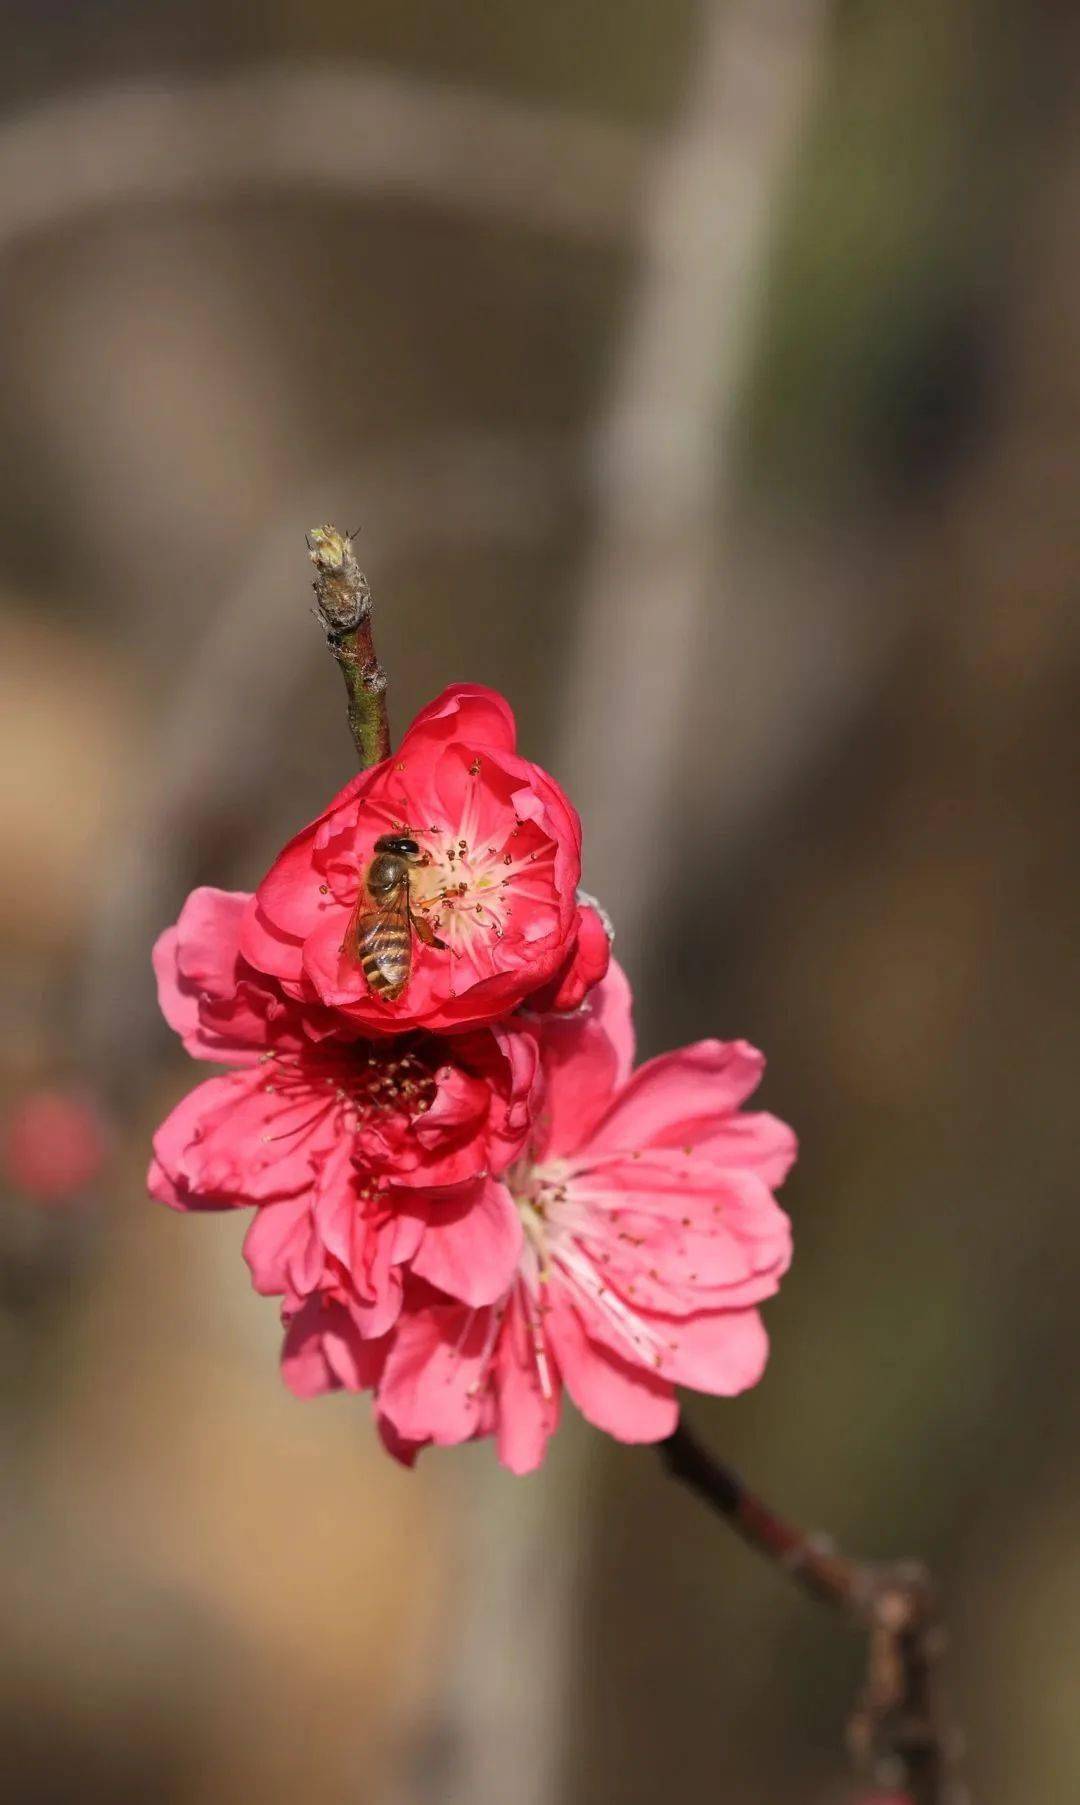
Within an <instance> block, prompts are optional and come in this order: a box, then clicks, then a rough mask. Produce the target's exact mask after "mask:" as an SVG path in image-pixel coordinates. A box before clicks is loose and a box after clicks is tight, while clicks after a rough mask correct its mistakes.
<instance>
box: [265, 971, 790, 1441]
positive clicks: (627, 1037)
mask: <svg viewBox="0 0 1080 1805" xmlns="http://www.w3.org/2000/svg"><path fill="white" fill-rule="evenodd" d="M535 1027H536V1035H537V1042H538V1046H539V1052H540V1063H541V1080H540V1085H539V1087H538V1092H537V1094H536V1099H535V1103H536V1105H537V1106H538V1107H537V1110H536V1114H535V1117H534V1126H533V1129H532V1132H531V1135H530V1137H529V1144H528V1147H527V1149H525V1150H523V1151H522V1153H521V1154H520V1155H519V1156H518V1157H517V1158H516V1159H515V1160H514V1161H513V1163H512V1164H511V1165H510V1167H509V1169H508V1170H507V1171H506V1172H505V1174H504V1178H503V1185H502V1186H501V1187H500V1188H504V1189H505V1193H506V1195H507V1196H508V1197H510V1198H511V1199H512V1200H513V1205H514V1208H515V1209H516V1211H517V1214H518V1216H519V1218H520V1221H521V1224H522V1229H523V1241H522V1246H521V1253H520V1258H519V1260H518V1263H517V1269H516V1272H515V1276H514V1279H513V1282H512V1284H510V1285H509V1286H508V1287H507V1288H506V1290H505V1291H504V1292H503V1294H502V1295H501V1296H500V1297H499V1298H498V1299H497V1300H496V1301H494V1302H492V1303H490V1304H489V1305H487V1306H476V1305H475V1304H470V1303H463V1302H461V1301H460V1300H459V1299H455V1298H451V1297H449V1296H446V1295H440V1290H441V1289H443V1288H440V1290H437V1289H435V1288H434V1287H433V1286H432V1284H431V1283H430V1282H422V1281H418V1280H417V1279H416V1278H412V1279H410V1280H409V1281H408V1283H407V1284H406V1288H405V1295H404V1302H403V1308H402V1312H401V1315H400V1317H399V1318H398V1321H397V1323H396V1326H395V1328H394V1331H393V1333H392V1334H391V1335H389V1336H388V1337H387V1339H386V1341H385V1343H384V1344H383V1346H382V1347H381V1348H380V1349H377V1350H376V1349H371V1350H368V1353H367V1358H366V1362H358V1361H357V1359H356V1358H355V1357H354V1356H350V1354H349V1353H348V1350H347V1345H346V1341H347V1337H344V1336H343V1332H342V1325H341V1323H340V1322H339V1321H338V1320H336V1319H334V1320H332V1321H326V1322H323V1321H321V1320H320V1316H319V1312H318V1311H317V1310H316V1309H315V1308H314V1307H312V1306H309V1307H307V1308H306V1309H305V1310H304V1311H302V1312H301V1313H298V1314H297V1315H296V1316H294V1317H293V1319H292V1321H291V1323H290V1329H289V1341H288V1344H287V1349H286V1363H285V1373H286V1378H287V1380H288V1381H289V1382H290V1383H291V1384H292V1385H293V1386H294V1389H296V1390H298V1391H301V1392H302V1393H304V1395H309V1394H310V1393H312V1392H314V1391H318V1390H325V1389H332V1388H335V1387H338V1386H346V1387H349V1388H361V1387H365V1386H369V1385H370V1386H377V1394H378V1414H379V1419H380V1426H381V1428H382V1430H383V1434H384V1438H385V1439H386V1440H387V1443H388V1445H389V1446H390V1447H391V1448H392V1450H393V1451H394V1452H395V1453H397V1454H398V1455H399V1456H400V1457H401V1458H406V1459H407V1458H410V1457H411V1455H412V1453H413V1452H414V1451H415V1449H416V1447H418V1446H422V1445H424V1444H427V1443H432V1442H434V1443H442V1444H446V1443H453V1442H460V1441H464V1440H467V1439H469V1438H471V1437H473V1436H477V1435H486V1434H493V1435H495V1436H496V1438H497V1442H498V1449H499V1455H500V1458H501V1459H502V1460H503V1462H504V1463H505V1464H506V1465H507V1466H509V1467H511V1468H512V1469H513V1470H514V1471H516V1472H524V1471H527V1470H529V1469H531V1468H533V1467H535V1466H537V1465H538V1464H539V1462H540V1461H541V1460H542V1458H543V1454H544V1450H545V1446H546V1443H547V1439H548V1437H549V1436H550V1434H551V1433H552V1431H553V1430H554V1428H555V1426H556V1423H557V1420H558V1412H559V1403H560V1398H561V1394H562V1390H563V1387H564V1386H565V1388H566V1390H567V1391H568V1392H569V1394H570V1397H571V1398H572V1399H573V1401H574V1403H575V1404H576V1405H577V1406H578V1408H579V1409H580V1410H581V1412H582V1414H583V1415H584V1416H586V1417H587V1418H588V1420H589V1421H590V1422H592V1423H594V1424H595V1425H597V1426H598V1427H599V1428H602V1429H606V1430H608V1431H609V1432H610V1433H611V1434H612V1435H615V1436H617V1437H618V1438H619V1439H620V1440H623V1441H628V1442H636V1441H656V1440H659V1439H660V1438H661V1437H663V1436H666V1435H668V1434H670V1432H671V1430H672V1429H673V1428H674V1426H675V1422H676V1419H677V1414H678V1409H677V1404H676V1400H675V1390H674V1387H675V1385H676V1384H682V1385H688V1386H692V1387H694V1388H695V1389H697V1390H701V1391H707V1392H714V1393H719V1394H721V1395H725V1396H726V1395H730V1394H733V1393H735V1392H739V1391H742V1390H745V1389H746V1388H747V1387H748V1386H750V1385H753V1384H754V1383H755V1382H756V1381H757V1380H758V1379H759V1378H760V1376H761V1373H762V1371H763V1369H764V1365H765V1361H766V1355H767V1342H766V1337H765V1331H764V1328H763V1326H762V1323H761V1318H760V1314H759V1310H758V1305H759V1304H760V1303H761V1302H762V1300H763V1299H764V1298H766V1297H768V1296H770V1295H771V1294H772V1293H773V1292H774V1291H775V1290H776V1288H777V1286H778V1284H779V1281H780V1278H781V1276H782V1274H783V1272H784V1271H785V1270H786V1267H787V1264H788V1260H789V1257H790V1232H789V1225H788V1221H787V1218H786V1216H785V1215H784V1214H783V1212H782V1211H781V1210H780V1209H779V1207H778V1206H777V1204H776V1202H775V1200H774V1198H773V1196H772V1187H773V1186H775V1185H777V1184H779V1183H780V1181H781V1180H782V1179H783V1177H784V1175H785V1173H786V1172H787V1170H788V1168H789V1166H790V1164H791V1161H792V1159H793V1158H794V1154H795V1141H794V1137H793V1135H792V1133H791V1131H790V1130H789V1129H788V1128H786V1127H785V1126H784V1125H783V1123H781V1122H779V1121H777V1120H776V1119H775V1117H773V1116H770V1115H765V1114H745V1113H743V1111H742V1108H741V1106H742V1104H743V1103H744V1101H745V1100H746V1098H747V1097H748V1096H749V1095H750V1094H751V1092H752V1091H753V1090H754V1089H756V1087H757V1084H758V1082H759V1080H760V1077H761V1073H762V1069H763V1064H764V1062H763V1060H762V1057H761V1055H760V1054H759V1053H757V1052H755V1051H754V1049H753V1048H752V1047H749V1046H748V1045H747V1044H746V1043H745V1042H742V1041H736V1042H732V1043H723V1042H718V1041H704V1042H700V1043H698V1044H697V1045H695V1046H691V1047H686V1048H684V1049H683V1050H682V1051H681V1052H678V1053H672V1054H668V1055H665V1056H663V1057H661V1058H659V1059H654V1060H652V1061H650V1062H649V1063H648V1064H646V1065H644V1066H642V1067H641V1068H640V1069H639V1070H638V1071H637V1072H632V1070H631V1066H632V1058H633V1035H632V1029H631V1021H630V996H629V989H628V986H627V984H626V980H625V978H624V976H623V974H622V972H621V971H620V970H619V968H618V967H617V966H613V967H612V968H611V971H610V972H609V974H608V977H607V979H606V980H605V982H604V983H603V984H602V985H601V986H599V988H598V989H596V990H594V991H593V992H592V993H591V995H590V998H589V1001H588V1003H587V1005H586V1007H585V1010H584V1011H583V1012H582V1013H581V1014H580V1015H577V1016H573V1017H564V1018H559V1017H545V1018H543V1019H542V1020H541V1021H539V1022H537V1023H536V1024H535Z"/></svg>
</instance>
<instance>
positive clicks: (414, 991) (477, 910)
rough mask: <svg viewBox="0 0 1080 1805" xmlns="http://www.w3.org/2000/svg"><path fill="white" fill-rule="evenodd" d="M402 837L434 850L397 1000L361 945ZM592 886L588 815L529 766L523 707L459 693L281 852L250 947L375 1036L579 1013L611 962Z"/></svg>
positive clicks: (414, 908)
mask: <svg viewBox="0 0 1080 1805" xmlns="http://www.w3.org/2000/svg"><path fill="white" fill-rule="evenodd" d="M388 834H389V835H404V836H407V837H408V838H409V839H410V840H413V841H415V842H416V845H417V847H418V848H419V855H418V857H417V859H416V862H415V863H414V864H413V866H412V868H411V872H410V878H409V889H410V909H411V912H412V915H413V917H414V919H415V921H416V922H418V923H419V931H416V930H414V932H413V933H412V937H411V970H410V974H409V980H408V983H407V984H406V985H405V987H404V990H403V992H402V994H401V995H400V996H399V997H397V998H395V999H394V1000H392V1001H388V1000H387V999H386V998H385V997H379V996H375V995H373V994H372V993H371V991H370V990H369V987H368V983H367V980H366V978H365V976H364V972H363V969H362V966H361V961H360V960H359V958H358V957H357V956H356V953H355V949H354V947H352V946H351V945H350V944H349V934H350V923H351V922H352V921H353V919H354V917H355V914H356V912H357V910H358V908H359V909H363V908H364V906H365V901H366V899H365V889H364V886H365V873H366V872H367V870H368V868H369V866H370V863H371V860H372V857H373V853H374V850H375V843H376V841H377V840H378V839H380V837H381V836H384V835H388ZM580 875H581V827H580V823H579V821H578V817H577V814H576V812H575V810H574V808H573V807H572V805H571V803H570V802H569V801H568V799H567V797H566V796H565V795H564V794H563V792H562V790H561V789H560V788H559V785H558V784H557V783H556V782H555V780H554V778H552V777H549V776H548V774H547V773H546V772H545V771H543V770H541V768H540V766H539V765H535V764H532V763H530V761H529V760H528V759H524V758H521V757H520V756H519V755H518V753H517V751H516V736H515V726H514V717H513V714H512V713H511V710H510V707H509V704H508V703H507V702H506V701H504V699H503V698H502V697H501V696H499V695H497V694H496V693H495V692H494V691H493V690H488V689H483V688H480V687H478V686H470V685H467V684H456V685H453V686H452V687H451V688H449V689H447V690H445V691H444V692H443V694H442V695H441V696H440V697H439V698H438V699H437V700H436V701H435V702H433V703H431V705H430V706H429V707H428V708H425V709H424V710H423V711H422V712H421V713H420V714H419V715H418V716H417V718H416V720H415V721H414V722H413V724H412V726H411V727H410V728H409V730H408V732H407V733H406V735H405V737H404V739H403V740H402V742H401V745H400V747H399V749H398V751H397V752H396V753H395V754H394V755H393V756H392V757H391V758H389V759H385V760H383V761H382V763H380V764H378V765H375V766H373V767H372V768H371V769H370V770H366V771H363V772H361V774H360V775H359V776H358V777H355V778H354V779H353V780H352V782H351V783H349V784H347V785H346V786H345V788H344V789H343V790H342V791H341V792H340V794H339V795H338V796H336V797H335V798H334V800H333V802H332V803H331V804H330V806H329V808H327V809H326V810H325V811H324V813H323V814H322V815H320V816H319V818H318V820H316V821H314V822H312V824H311V825H310V826H309V827H306V828H305V829H304V830H303V832H302V833H300V834H298V835H297V836H296V838H295V839H293V840H292V841H290V843H289V845H288V846H286V847H285V848H284V850H283V851H282V852H281V853H280V854H279V856H278V858H277V859H276V860H275V862H274V864H273V866H272V867H271V869H270V871H269V872H268V874H267V876H266V877H265V878H264V879H263V881H262V883H261V884H260V885H259V887H258V889H257V891H256V893H255V896H254V898H253V899H252V901H251V903H250V905H249V907H248V909H247V911H246V912H245V917H244V922H243V927H242V931H241V949H242V952H243V955H244V957H245V959H246V960H247V962H248V964H249V965H250V966H252V967H253V968H255V969H256V970H258V971H260V972H263V973H264V974H266V975H268V976H270V977H273V978H274V979H276V980H277V982H278V983H279V984H280V986H281V989H282V990H283V992H284V993H285V994H286V995H287V996H289V997H291V998H292V999H293V1000H294V1001H296V1002H300V1003H314V1004H322V1005H327V1006H329V1007H331V1008H333V1009H335V1010H338V1011H340V1012H341V1013H342V1014H344V1015H346V1016H347V1017H348V1018H349V1019H350V1020H351V1021H352V1022H353V1023H354V1024H356V1026H357V1027H358V1028H362V1029H363V1030H364V1031H365V1032H367V1033H369V1034H388V1033H400V1032H402V1031H405V1030H409V1029H414V1028H424V1029H427V1030H429V1031H441V1030H447V1029H456V1028H460V1027H463V1026H467V1025H470V1024H474V1023H479V1022H492V1021H495V1020H497V1019H498V1018H499V1017H501V1016H504V1015H506V1014H507V1013H508V1012H509V1011H510V1010H512V1009H514V1008H515V1007H516V1006H517V1005H518V1004H519V1003H521V1002H523V1001H524V1000H525V999H526V998H528V997H529V996H530V995H531V994H532V993H535V992H538V991H540V990H541V989H542V988H543V987H545V986H549V987H552V988H551V995H552V997H553V998H554V1000H555V1001H556V1002H557V1005H558V1006H559V1007H575V1006H576V1005H577V1004H578V1003H579V1002H580V1001H581V998H582V996H583V995H584V993H585V990H586V989H587V987H588V985H589V984H590V983H592V982H595V981H596V979H597V978H598V977H600V976H602V975H603V971H604V970H605V969H606V965H607V956H608V954H607V937H606V934H604V933H603V930H602V926H601V925H600V924H599V918H598V917H597V916H596V914H595V911H592V910H585V911H583V909H582V908H581V906H580V905H579V903H578V900H577V885H578V881H579V878H580ZM598 930H599V931H598ZM421 932H423V936H424V937H423V939H422V938H421ZM433 941H437V942H441V943H442V944H441V945H439V944H432V942H433Z"/></svg>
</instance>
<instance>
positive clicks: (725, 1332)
mask: <svg viewBox="0 0 1080 1805" xmlns="http://www.w3.org/2000/svg"><path fill="white" fill-rule="evenodd" d="M669 1326H670V1340H671V1341H672V1342H674V1344H675V1345H674V1348H673V1349H672V1350H671V1352H670V1353H669V1354H668V1356H667V1359H666V1362H665V1371H666V1372H669V1373H670V1374H671V1377H672V1378H673V1379H674V1380H675V1382H676V1384H678V1385H692V1386H693V1387H694V1389H695V1390H696V1391H707V1392H712V1393H713V1394H714V1395H715V1396H717V1397H722V1398H731V1397H735V1396H736V1394H737V1393H738V1392H740V1391H748V1390H749V1388H750V1387H751V1386H752V1385H756V1384H757V1382H758V1380H759V1379H760V1378H761V1375H762V1373H763V1372H764V1371H765V1366H766V1363H767V1361H768V1358H769V1337H768V1335H767V1334H766V1332H765V1325H764V1323H763V1322H762V1320H761V1316H760V1314H759V1312H758V1311H757V1310H723V1311H716V1312H715V1313H714V1312H711V1311H706V1312H703V1313H702V1315H700V1316H691V1317H684V1318H682V1319H681V1320H679V1321H674V1320H673V1321H672V1322H671V1324H670V1325H669Z"/></svg>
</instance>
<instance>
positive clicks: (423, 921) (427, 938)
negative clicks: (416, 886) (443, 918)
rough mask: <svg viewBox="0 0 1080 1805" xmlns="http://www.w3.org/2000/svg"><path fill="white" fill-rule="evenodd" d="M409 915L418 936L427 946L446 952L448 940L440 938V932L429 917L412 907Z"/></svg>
mask: <svg viewBox="0 0 1080 1805" xmlns="http://www.w3.org/2000/svg"><path fill="white" fill-rule="evenodd" d="M409 915H410V918H411V920H412V924H413V927H414V928H415V929H416V933H417V938H418V939H420V940H422V941H423V943H424V945H425V946H433V947H435V948H436V949H437V951H439V952H441V953H445V951H446V941H445V940H440V939H439V936H438V934H437V933H436V932H435V929H434V928H433V927H432V925H431V923H430V921H428V919H427V917H426V916H424V915H421V914H420V913H419V912H417V911H414V910H412V909H410V910H409Z"/></svg>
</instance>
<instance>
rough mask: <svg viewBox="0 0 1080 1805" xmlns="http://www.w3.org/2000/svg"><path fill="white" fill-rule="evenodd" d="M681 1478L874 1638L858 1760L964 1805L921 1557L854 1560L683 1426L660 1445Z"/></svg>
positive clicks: (933, 1802)
mask: <svg viewBox="0 0 1080 1805" xmlns="http://www.w3.org/2000/svg"><path fill="white" fill-rule="evenodd" d="M659 1452H660V1456H661V1459H662V1460H663V1461H664V1464H665V1466H666V1467H667V1468H668V1471H669V1472H670V1473H671V1474H672V1475H673V1476H674V1477H675V1478H676V1479H681V1480H682V1482H683V1484H684V1485H688V1486H689V1487H690V1489H691V1491H694V1492H696V1493H697V1494H698V1496H699V1497H700V1498H702V1499H703V1500H704V1501H705V1503H706V1504H709V1505H710V1506H711V1507H712V1508H713V1509H714V1510H716V1511H718V1512H719V1513H720V1515H721V1516H722V1517H723V1518H724V1519H725V1521H726V1522H728V1523H729V1524H730V1525H731V1527H732V1528H733V1529H734V1531H735V1533H736V1535H739V1536H741V1537H742V1539H743V1541H744V1542H747V1543H749V1545H750V1547H751V1548H756V1549H757V1551H758V1553H759V1554H763V1555H765V1556H766V1557H767V1558H768V1559H769V1560H772V1561H775V1562H776V1563H777V1565H778V1566H781V1567H783V1568H784V1569H785V1571H786V1572H787V1573H789V1574H790V1576H791V1577H792V1578H793V1579H794V1580H795V1582H796V1584H797V1585H799V1586H801V1587H802V1588H803V1590H804V1591H806V1592H808V1593H809V1594H810V1595H811V1597H813V1598H816V1599H819V1600H823V1601H824V1602H825V1603H827V1604H831V1605H835V1606H837V1607H838V1608H839V1609H840V1610H841V1611H843V1612H844V1613H845V1614H846V1615H847V1616H848V1617H850V1618H851V1619H852V1620H853V1621H854V1622H855V1623H857V1624H859V1625H860V1626H861V1627H862V1628H863V1629H864V1630H866V1632H867V1633H868V1637H869V1650H868V1659H867V1672H866V1680H865V1683H864V1686H863V1690H862V1693H861V1695H860V1698H859V1701H858V1704H857V1705H856V1708H855V1711H854V1713H853V1715H852V1718H851V1720H850V1723H849V1725H848V1747H849V1749H850V1752H851V1755H852V1759H853V1760H854V1761H855V1762H856V1763H857V1765H858V1766H859V1767H860V1769H862V1770H863V1771H864V1772H866V1773H868V1774H869V1775H870V1776H871V1777H872V1778H873V1780H874V1781H875V1782H876V1783H877V1784H879V1785H887V1786H890V1787H899V1788H902V1789H903V1790H904V1791H905V1793H906V1794H908V1795H909V1796H910V1799H911V1801H912V1805H959V1798H960V1794H959V1790H958V1788H957V1786H956V1783H955V1777H954V1776H952V1765H953V1755H954V1749H955V1742H956V1738H955V1735H954V1734H953V1732H952V1731H951V1730H950V1729H949V1728H948V1726H947V1725H946V1723H945V1718H944V1709H943V1704H942V1699H941V1695H940V1689H939V1686H938V1681H937V1661H938V1658H939V1656H940V1654H941V1650H942V1648H943V1646H944V1632H943V1630H942V1628H941V1624H940V1620H939V1617H938V1608H937V1601H936V1598H935V1595H934V1590H933V1587H932V1585H931V1582H930V1576H929V1574H928V1573H927V1571H926V1569H925V1568H924V1567H923V1566H922V1565H920V1563H918V1562H916V1561H898V1562H877V1561H860V1560H854V1559H852V1558H850V1557H849V1556H846V1555H842V1554H838V1553H836V1552H835V1551H834V1550H833V1549H832V1548H831V1547H829V1545H828V1544H827V1543H826V1542H825V1541H824V1540H823V1539H822V1538H821V1537H818V1536H813V1535H809V1534H807V1532H806V1531H805V1530H803V1529H800V1528H798V1526H797V1525H796V1524H793V1523H789V1522H787V1521H786V1520H785V1519H784V1518H783V1517H779V1516H777V1514H776V1513H775V1511H773V1510H771V1509H770V1508H769V1506H768V1505H767V1504H765V1503H764V1502H763V1500H762V1499H760V1498H758V1497H757V1496H755V1494H754V1493H753V1492H752V1491H750V1490H749V1488H748V1487H747V1486H745V1485H744V1484H743V1481H742V1480H741V1479H740V1478H739V1476H738V1474H737V1473H735V1472H733V1471H732V1469H731V1468H730V1467H728V1466H725V1465H724V1464H723V1462H722V1461H719V1460H716V1459H715V1458H714V1457H713V1455H711V1454H709V1453H708V1452H707V1451H706V1449H704V1448H703V1447H702V1446H701V1444H700V1442H698V1441H697V1439H696V1438H695V1436H694V1435H693V1434H692V1433H691V1431H690V1430H689V1429H687V1428H686V1427H685V1426H684V1425H683V1424H680V1425H679V1427H678V1428H677V1429H676V1430H675V1433H674V1434H673V1435H671V1436H669V1437H668V1439H667V1440H666V1441H663V1442H661V1443H660V1444H659Z"/></svg>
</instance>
